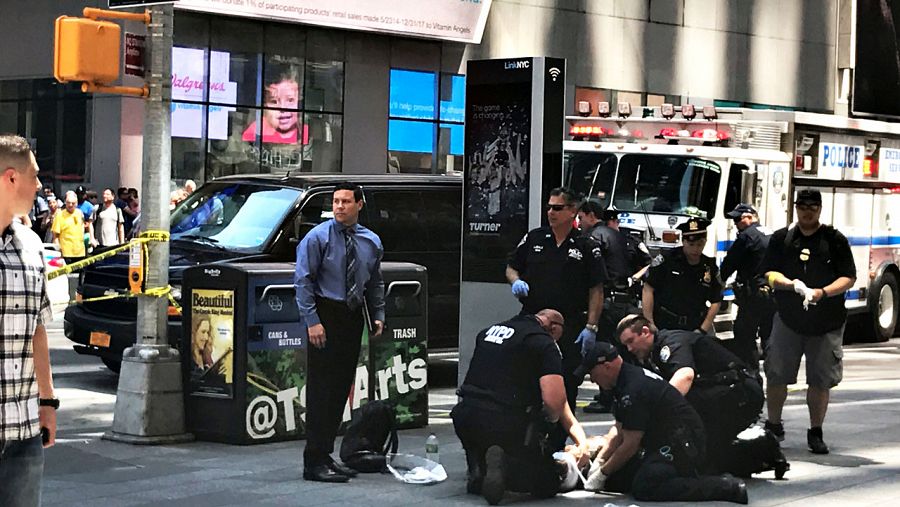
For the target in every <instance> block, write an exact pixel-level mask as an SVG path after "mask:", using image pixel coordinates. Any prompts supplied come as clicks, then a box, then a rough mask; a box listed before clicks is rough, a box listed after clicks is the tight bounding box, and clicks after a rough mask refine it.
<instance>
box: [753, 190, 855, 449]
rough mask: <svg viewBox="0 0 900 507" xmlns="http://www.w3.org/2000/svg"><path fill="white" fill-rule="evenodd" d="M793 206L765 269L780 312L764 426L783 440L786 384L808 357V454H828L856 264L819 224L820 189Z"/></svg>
mask: <svg viewBox="0 0 900 507" xmlns="http://www.w3.org/2000/svg"><path fill="white" fill-rule="evenodd" d="M794 206H795V207H796V209H797V224H796V225H795V226H794V227H791V228H787V227H785V228H783V229H779V230H778V231H776V232H775V234H773V235H772V239H771V240H770V241H769V246H768V248H767V249H766V255H765V257H764V258H763V261H762V267H761V270H762V271H763V272H764V273H766V279H767V280H768V283H769V285H770V286H771V287H772V288H773V289H775V306H776V309H777V310H776V311H777V313H776V315H775V318H774V320H773V322H772V335H771V336H770V337H769V345H768V349H767V351H766V362H765V369H766V383H767V385H766V400H767V403H766V404H767V407H768V412H769V418H768V421H766V429H767V430H770V431H772V433H774V434H775V435H776V436H777V437H779V439H784V424H783V423H782V420H781V411H782V409H783V408H784V402H785V400H786V399H787V386H788V385H791V384H795V383H796V382H797V370H799V368H800V359H801V357H803V356H806V383H807V385H808V386H809V388H808V390H807V391H806V405H807V406H808V407H809V426H810V427H809V430H808V431H807V432H806V443H807V445H808V446H809V450H810V451H811V452H813V453H815V454H828V446H827V445H826V444H825V441H824V437H823V435H822V424H823V423H824V422H825V412H826V411H827V410H828V400H829V398H830V394H831V388H833V387H835V386H837V385H838V384H839V383H840V382H841V379H842V378H843V373H844V363H843V360H842V358H843V356H844V353H843V349H842V346H843V340H844V326H845V325H846V323H847V308H846V307H845V306H844V292H846V291H847V289H849V288H850V287H852V286H853V284H854V283H855V282H856V265H855V264H854V263H853V253H852V252H851V250H850V243H849V242H848V241H847V238H846V237H845V236H844V235H843V234H841V233H840V231H838V230H837V229H835V228H834V227H832V226H830V225H823V224H822V223H820V222H819V217H820V216H821V214H822V194H821V193H820V192H819V191H818V190H813V189H804V190H800V191H799V192H798V193H797V199H796V200H795V202H794Z"/></svg>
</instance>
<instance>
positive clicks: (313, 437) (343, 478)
mask: <svg viewBox="0 0 900 507" xmlns="http://www.w3.org/2000/svg"><path fill="white" fill-rule="evenodd" d="M362 207H363V193H362V189H361V188H360V187H359V186H357V185H353V184H351V183H346V182H345V183H340V184H338V185H336V186H335V188H334V197H333V198H332V209H333V211H334V219H333V220H328V221H326V222H323V223H321V224H319V225H317V226H316V227H315V228H313V229H312V230H311V231H310V232H309V233H308V234H307V235H306V236H305V237H304V238H303V240H302V241H301V242H300V245H299V246H298V247H297V267H296V271H295V273H294V288H295V289H296V292H297V305H298V306H299V308H300V315H301V317H302V318H303V320H304V322H306V327H307V331H308V333H309V344H310V347H309V353H308V360H307V362H308V364H307V381H306V448H305V449H304V451H303V478H304V479H306V480H308V481H320V482H347V481H348V480H349V479H350V477H353V476H355V475H356V472H355V471H354V470H352V469H350V468H347V467H346V466H344V465H341V464H339V463H337V462H335V461H334V459H333V458H332V457H331V453H332V452H333V451H334V438H335V436H336V435H337V430H338V427H339V426H340V423H341V416H342V415H343V412H344V404H345V403H346V401H347V395H348V393H349V392H350V387H351V385H352V384H353V378H354V375H355V374H356V363H357V358H358V357H359V348H360V340H361V337H362V331H363V324H364V322H363V321H364V313H363V309H364V308H363V307H364V306H365V305H368V309H369V312H370V314H371V318H372V322H371V323H367V324H366V325H370V326H371V327H370V329H371V334H372V335H374V336H378V335H380V334H381V331H382V329H383V328H384V281H383V280H382V277H381V258H382V256H383V255H384V248H383V247H382V246H381V239H379V237H378V235H376V234H375V233H374V232H372V231H370V230H369V229H367V228H365V227H363V226H361V225H359V224H358V223H357V221H358V220H359V212H360V210H362Z"/></svg>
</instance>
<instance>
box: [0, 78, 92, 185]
mask: <svg viewBox="0 0 900 507" xmlns="http://www.w3.org/2000/svg"><path fill="white" fill-rule="evenodd" d="M91 100H92V99H91V96H90V95H87V94H84V93H82V92H81V89H80V84H79V83H69V84H61V83H57V82H56V80H54V79H20V80H10V81H3V82H0V132H3V133H12V134H17V135H20V136H22V137H24V138H26V139H28V141H29V142H30V143H31V145H32V148H33V149H34V150H35V157H36V158H37V162H38V165H39V166H40V168H41V182H42V183H44V184H48V185H54V186H56V187H57V190H58V189H59V183H71V182H82V181H85V180H86V175H87V172H86V169H87V167H88V163H87V157H88V154H89V153H90V141H89V136H90V132H91V124H90V117H91V105H92V101H91Z"/></svg>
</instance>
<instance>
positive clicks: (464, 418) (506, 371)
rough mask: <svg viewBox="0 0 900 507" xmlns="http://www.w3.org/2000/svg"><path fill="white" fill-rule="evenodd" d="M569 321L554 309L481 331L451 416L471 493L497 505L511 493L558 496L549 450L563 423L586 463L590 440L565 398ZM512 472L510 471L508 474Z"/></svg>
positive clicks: (555, 473) (556, 469) (468, 490)
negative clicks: (555, 428) (563, 346)
mask: <svg viewBox="0 0 900 507" xmlns="http://www.w3.org/2000/svg"><path fill="white" fill-rule="evenodd" d="M564 328H565V323H564V320H563V317H562V315H561V314H560V313H559V312H557V311H555V310H549V309H545V310H541V311H539V312H538V313H537V315H519V316H516V317H513V318H512V319H510V320H508V321H506V322H501V323H499V324H495V325H493V326H491V327H489V328H487V329H484V330H482V331H481V332H480V333H478V336H477V338H476V339H475V352H474V355H473V356H472V362H471V364H470V365H469V370H468V373H467V374H466V379H465V381H464V382H463V385H462V386H461V387H460V388H459V391H458V393H457V394H459V396H460V397H461V401H460V403H459V404H458V405H456V406H455V407H454V408H453V411H452V412H451V413H450V415H451V417H452V418H453V426H454V428H455V430H456V434H457V436H459V439H460V441H461V442H462V445H463V448H464V449H465V452H466V462H467V464H468V481H467V483H466V490H467V492H469V493H472V494H478V493H481V494H482V495H483V496H484V497H485V499H486V500H487V501H488V503H490V504H491V505H496V504H497V503H498V502H499V501H500V500H501V499H502V497H503V493H504V491H506V490H513V491H528V492H531V493H532V494H534V495H536V496H538V497H548V496H552V495H554V494H556V492H557V491H558V489H559V486H560V474H559V471H558V468H556V467H555V462H554V460H553V458H552V453H553V451H555V450H557V449H555V448H552V447H550V446H548V445H547V434H548V430H549V429H550V426H549V425H548V424H547V423H551V424H552V423H556V422H557V421H559V422H560V423H561V424H562V426H563V427H564V428H565V429H566V431H568V433H569V434H570V435H571V436H572V439H573V440H574V441H575V443H576V446H577V447H576V449H575V450H574V451H573V452H574V454H576V456H577V458H578V459H579V460H580V461H581V464H582V465H584V464H586V463H587V461H588V453H587V450H588V448H587V445H588V444H587V438H586V437H585V434H584V430H583V429H582V428H581V425H579V424H578V421H576V420H575V416H573V415H572V411H571V409H570V408H569V405H568V403H567V401H566V395H565V387H564V383H563V378H562V361H561V358H560V353H559V348H558V347H557V346H556V340H558V339H559V338H560V336H562V334H563V329H564ZM507 469H508V470H511V471H514V472H515V473H510V474H506V473H505V472H504V471H505V470H507Z"/></svg>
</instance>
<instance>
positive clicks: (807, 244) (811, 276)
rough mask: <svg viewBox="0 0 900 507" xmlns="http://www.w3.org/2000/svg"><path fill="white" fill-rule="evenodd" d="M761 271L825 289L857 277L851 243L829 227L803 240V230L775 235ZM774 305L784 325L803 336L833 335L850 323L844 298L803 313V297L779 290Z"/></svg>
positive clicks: (819, 304)
mask: <svg viewBox="0 0 900 507" xmlns="http://www.w3.org/2000/svg"><path fill="white" fill-rule="evenodd" d="M788 234H790V235H791V237H790V238H788ZM786 243H787V244H786ZM761 270H762V272H763V273H765V272H768V271H777V272H779V273H781V274H783V275H784V276H786V277H787V278H788V279H790V280H794V279H800V280H802V281H803V283H805V284H806V285H807V287H810V288H821V287H825V286H826V285H828V284H830V283H831V282H833V281H835V280H837V279H838V278H840V277H842V276H846V277H850V278H855V277H856V265H855V264H854V263H853V253H852V252H851V251H850V242H848V241H847V238H846V237H845V236H844V235H843V234H841V232H840V231H838V230H837V229H835V228H833V227H831V226H829V225H823V226H821V227H819V229H818V230H817V231H816V232H815V233H813V234H812V235H811V236H804V235H803V233H802V232H800V229H796V230H795V231H793V232H790V233H789V232H788V229H787V228H784V229H779V230H778V231H775V234H773V235H772V239H771V240H770V241H769V247H768V248H767V249H766V255H765V257H764V258H763V262H762V266H761ZM775 303H776V307H777V309H778V315H779V316H780V317H781V320H782V322H784V324H785V325H786V326H787V327H789V328H791V329H793V330H794V331H796V332H798V333H800V334H804V335H820V334H822V333H826V332H828V331H833V330H835V329H838V328H839V327H841V326H842V325H843V324H844V322H845V321H846V320H847V309H846V307H845V306H844V297H843V295H836V296H831V297H828V298H825V299H822V300H820V301H819V302H818V303H817V304H815V305H809V309H808V310H804V309H803V298H802V297H801V296H800V294H797V293H795V292H793V291H787V290H776V291H775Z"/></svg>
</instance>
